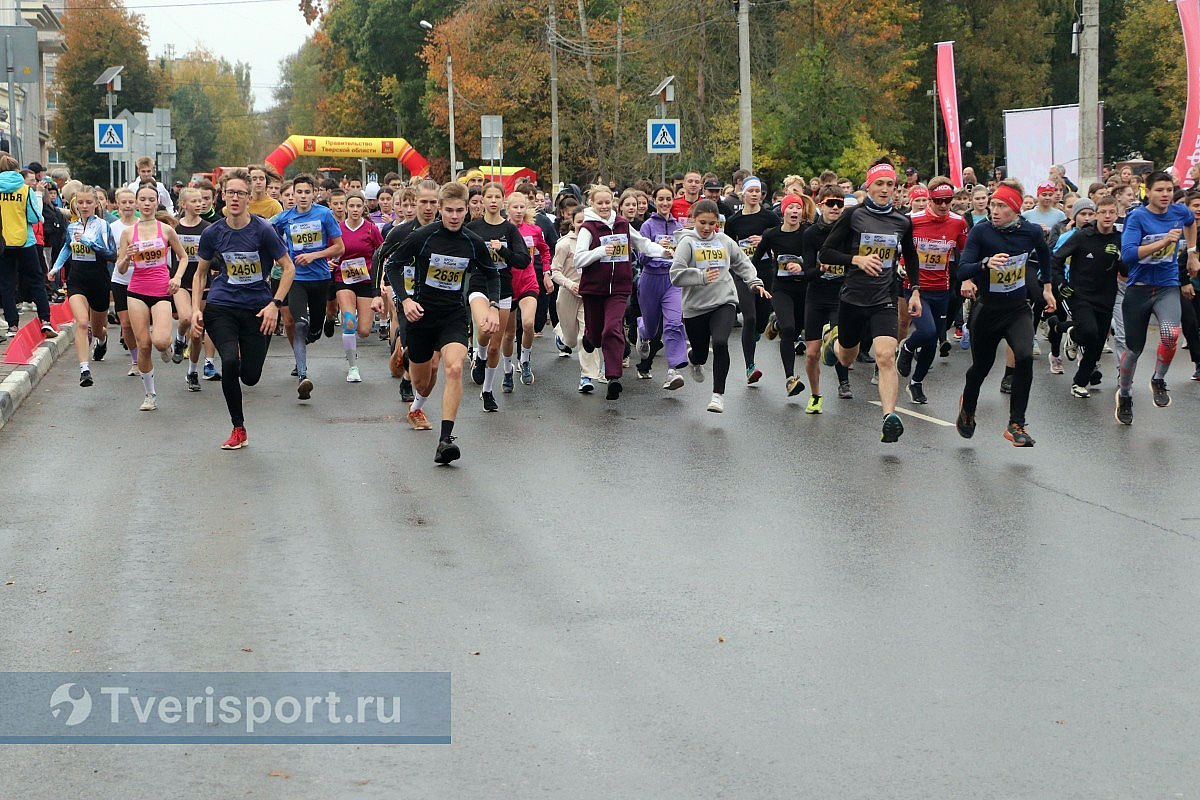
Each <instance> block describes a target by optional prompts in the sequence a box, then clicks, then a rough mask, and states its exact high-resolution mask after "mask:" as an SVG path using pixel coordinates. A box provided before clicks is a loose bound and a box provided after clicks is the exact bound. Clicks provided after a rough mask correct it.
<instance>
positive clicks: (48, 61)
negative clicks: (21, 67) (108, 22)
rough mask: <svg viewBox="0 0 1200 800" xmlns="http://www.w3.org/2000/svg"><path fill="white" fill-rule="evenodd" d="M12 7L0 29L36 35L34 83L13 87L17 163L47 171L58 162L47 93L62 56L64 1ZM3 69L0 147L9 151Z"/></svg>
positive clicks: (3, 13) (22, 0)
mask: <svg viewBox="0 0 1200 800" xmlns="http://www.w3.org/2000/svg"><path fill="white" fill-rule="evenodd" d="M6 5H7V4H6ZM14 5H15V6H16V8H15V9H14V8H11V7H10V8H5V9H3V10H0V25H5V26H13V25H17V26H29V27H32V28H33V29H34V30H35V31H36V32H37V54H38V64H37V68H38V74H37V80H35V81H33V82H30V83H17V84H16V91H15V93H14V97H13V99H14V104H15V106H16V120H15V122H16V125H15V131H16V136H17V137H18V141H19V144H20V156H21V162H22V163H25V164H27V163H29V162H31V161H40V162H41V163H42V164H44V165H45V166H46V167H47V168H49V167H52V166H58V165H60V164H61V163H62V162H61V159H60V157H59V155H58V148H57V147H56V146H55V143H54V137H53V133H52V128H53V124H54V113H55V102H54V99H53V97H52V96H51V92H50V89H51V88H52V87H53V85H54V81H55V76H56V70H57V67H58V57H59V56H60V55H61V54H62V53H64V52H66V47H65V46H64V43H63V26H62V15H63V13H64V12H65V11H66V0H42V2H31V0H17V2H16V3H15V4H14ZM3 67H4V65H3V64H0V117H3V120H0V146H2V147H3V149H5V150H9V151H12V149H13V147H12V133H13V128H14V126H13V122H14V120H10V119H8V99H9V98H8V83H7V81H6V80H5V77H4V68H3Z"/></svg>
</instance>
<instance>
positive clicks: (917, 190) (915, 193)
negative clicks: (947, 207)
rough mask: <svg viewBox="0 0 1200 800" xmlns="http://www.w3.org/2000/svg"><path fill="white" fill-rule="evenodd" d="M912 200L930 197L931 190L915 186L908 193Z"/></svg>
mask: <svg viewBox="0 0 1200 800" xmlns="http://www.w3.org/2000/svg"><path fill="white" fill-rule="evenodd" d="M908 197H909V199H910V200H916V199H917V198H918V197H929V190H928V189H926V188H925V187H924V186H914V187H913V188H912V189H910V190H909V192H908Z"/></svg>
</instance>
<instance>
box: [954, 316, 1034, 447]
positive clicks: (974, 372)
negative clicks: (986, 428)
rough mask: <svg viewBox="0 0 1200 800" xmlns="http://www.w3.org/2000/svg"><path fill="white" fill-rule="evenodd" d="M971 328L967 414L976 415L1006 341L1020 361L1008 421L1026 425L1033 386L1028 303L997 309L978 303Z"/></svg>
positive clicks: (964, 401)
mask: <svg viewBox="0 0 1200 800" xmlns="http://www.w3.org/2000/svg"><path fill="white" fill-rule="evenodd" d="M969 326H970V329H971V367H970V369H968V370H967V383H966V386H964V387H963V397H962V407H963V411H966V412H967V413H968V414H974V413H975V407H976V405H977V404H978V403H979V389H980V387H981V386H983V381H984V379H985V378H987V375H988V372H990V371H991V369H992V364H993V363H995V361H996V348H997V347H998V346H999V345H1000V342H1002V341H1005V342H1008V346H1009V347H1011V348H1012V351H1013V356H1014V357H1015V358H1016V367H1015V368H1014V370H1013V381H1012V397H1011V399H1010V400H1009V406H1008V419H1009V422H1016V423H1018V424H1020V425H1024V424H1025V409H1026V408H1027V407H1028V406H1029V389H1030V387H1031V386H1033V312H1032V311H1030V310H1029V306H1028V305H1026V304H1025V303H1020V304H1019V305H1017V306H1011V307H1003V306H1002V307H1000V308H996V307H995V306H988V305H985V304H984V303H982V302H976V303H974V304H972V307H971V319H970V322H969Z"/></svg>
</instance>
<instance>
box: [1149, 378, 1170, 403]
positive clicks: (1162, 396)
mask: <svg viewBox="0 0 1200 800" xmlns="http://www.w3.org/2000/svg"><path fill="white" fill-rule="evenodd" d="M1150 391H1151V392H1153V393H1154V405H1156V406H1158V407H1159V408H1166V407H1167V406H1169V405H1171V395H1170V394H1168V393H1167V382H1166V380H1165V379H1163V378H1151V379H1150Z"/></svg>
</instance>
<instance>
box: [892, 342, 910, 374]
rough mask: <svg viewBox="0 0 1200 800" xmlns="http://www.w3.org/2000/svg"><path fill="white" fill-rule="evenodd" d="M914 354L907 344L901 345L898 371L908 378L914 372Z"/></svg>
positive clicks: (897, 362) (897, 364)
mask: <svg viewBox="0 0 1200 800" xmlns="http://www.w3.org/2000/svg"><path fill="white" fill-rule="evenodd" d="M912 364H913V352H912V350H909V349H908V346H907V345H905V344H901V345H900V355H898V356H896V371H897V372H899V373H900V375H901V376H903V377H905V378H907V377H908V375H909V373H910V372H912Z"/></svg>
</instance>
